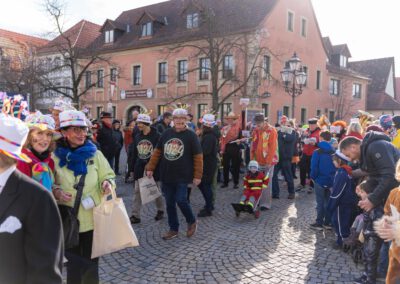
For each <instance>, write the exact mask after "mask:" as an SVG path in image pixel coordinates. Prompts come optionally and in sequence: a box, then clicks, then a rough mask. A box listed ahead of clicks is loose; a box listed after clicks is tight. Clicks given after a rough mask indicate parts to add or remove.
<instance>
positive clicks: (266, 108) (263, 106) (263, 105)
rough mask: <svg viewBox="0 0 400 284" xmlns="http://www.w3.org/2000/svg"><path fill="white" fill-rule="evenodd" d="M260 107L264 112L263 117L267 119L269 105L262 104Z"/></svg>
mask: <svg viewBox="0 0 400 284" xmlns="http://www.w3.org/2000/svg"><path fill="white" fill-rule="evenodd" d="M261 107H262V110H263V112H264V116H265V117H268V116H269V104H262V105H261Z"/></svg>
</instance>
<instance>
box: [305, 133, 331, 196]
mask: <svg viewBox="0 0 400 284" xmlns="http://www.w3.org/2000/svg"><path fill="white" fill-rule="evenodd" d="M317 146H318V148H319V149H317V150H315V151H314V153H313V154H312V157H311V174H310V175H311V179H313V180H314V181H315V182H316V183H318V184H319V185H320V186H322V187H326V188H331V187H332V185H333V179H334V177H335V173H336V168H335V165H334V164H333V161H332V154H334V153H335V151H334V150H333V148H332V146H331V144H329V142H326V141H321V142H319V143H318V145H317Z"/></svg>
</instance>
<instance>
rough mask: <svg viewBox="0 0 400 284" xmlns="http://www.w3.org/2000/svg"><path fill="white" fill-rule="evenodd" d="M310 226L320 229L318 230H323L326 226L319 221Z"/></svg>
mask: <svg viewBox="0 0 400 284" xmlns="http://www.w3.org/2000/svg"><path fill="white" fill-rule="evenodd" d="M310 227H311V229H314V230H318V231H322V230H323V229H324V227H323V226H322V225H320V224H318V223H314V224H311V225H310Z"/></svg>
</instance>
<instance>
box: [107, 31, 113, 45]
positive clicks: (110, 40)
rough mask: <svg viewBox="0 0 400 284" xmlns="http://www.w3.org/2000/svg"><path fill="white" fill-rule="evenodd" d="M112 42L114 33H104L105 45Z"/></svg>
mask: <svg viewBox="0 0 400 284" xmlns="http://www.w3.org/2000/svg"><path fill="white" fill-rule="evenodd" d="M110 42H114V31H113V30H111V31H106V32H105V43H110Z"/></svg>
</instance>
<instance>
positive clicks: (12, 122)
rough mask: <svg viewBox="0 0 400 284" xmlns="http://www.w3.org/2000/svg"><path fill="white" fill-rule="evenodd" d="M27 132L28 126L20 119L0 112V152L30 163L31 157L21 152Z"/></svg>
mask: <svg viewBox="0 0 400 284" xmlns="http://www.w3.org/2000/svg"><path fill="white" fill-rule="evenodd" d="M28 133H29V128H28V127H27V126H26V124H25V123H24V122H22V120H19V119H18V118H15V117H12V116H9V115H5V114H0V153H2V154H4V155H6V156H8V157H11V158H13V159H16V160H20V161H23V162H27V163H30V162H31V159H29V157H28V156H26V155H25V154H23V153H21V150H22V147H23V145H24V144H25V141H26V138H27V137H28Z"/></svg>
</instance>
